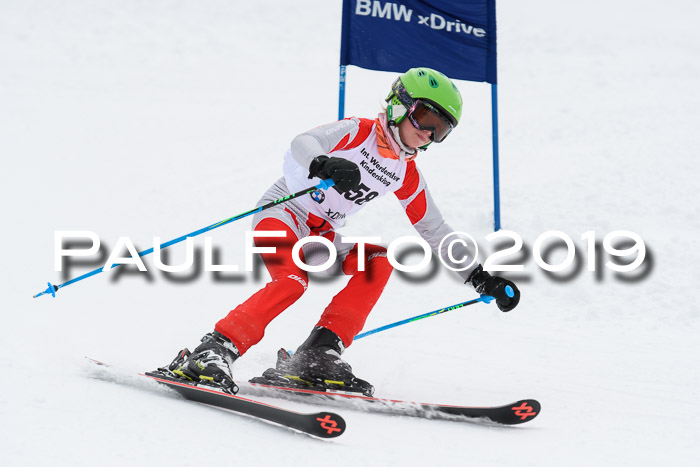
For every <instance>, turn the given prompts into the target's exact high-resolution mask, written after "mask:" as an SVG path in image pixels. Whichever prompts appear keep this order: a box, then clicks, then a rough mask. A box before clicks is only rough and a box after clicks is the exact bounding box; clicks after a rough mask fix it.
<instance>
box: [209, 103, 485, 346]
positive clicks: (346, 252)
mask: <svg viewBox="0 0 700 467" xmlns="http://www.w3.org/2000/svg"><path fill="white" fill-rule="evenodd" d="M397 140H398V137H397V136H395V132H394V131H392V129H390V128H388V127H387V124H386V116H385V115H384V114H380V115H379V118H377V119H375V120H371V119H364V118H354V117H353V118H348V119H345V120H340V121H338V122H333V123H329V124H326V125H322V126H320V127H317V128H314V129H313V130H310V131H308V132H306V133H303V134H301V135H299V136H297V137H296V138H295V139H294V140H293V141H292V145H291V147H290V149H289V150H288V151H287V152H286V154H285V156H284V166H283V171H284V177H283V178H281V179H279V180H278V181H277V182H276V183H275V184H274V185H273V186H272V187H270V189H269V190H268V191H267V192H266V193H265V195H263V197H262V199H261V200H260V204H262V203H268V202H270V201H274V200H276V199H279V198H281V197H283V196H285V195H287V194H290V193H295V192H297V191H300V190H303V189H305V188H307V187H309V186H311V185H314V184H318V183H319V182H320V180H319V179H318V178H314V179H311V180H310V179H309V166H310V164H311V162H312V161H313V159H314V158H315V157H317V156H319V155H329V156H331V157H342V158H344V159H347V160H350V161H352V162H355V163H356V164H357V165H358V166H359V168H360V173H361V183H360V186H359V187H358V189H357V190H352V191H348V192H345V193H339V192H337V191H336V190H335V189H332V188H331V189H329V190H325V191H320V190H319V191H317V192H316V193H313V194H311V195H309V196H303V197H300V198H295V199H294V200H291V201H289V202H286V203H284V204H280V205H278V206H274V207H272V208H270V209H267V210H265V211H262V212H260V213H258V214H256V215H255V216H254V218H253V226H254V228H255V230H256V231H284V232H285V233H286V237H285V238H283V239H281V238H256V241H255V244H256V246H258V247H270V246H274V247H275V248H276V250H277V251H276V253H274V254H272V253H270V254H262V255H261V256H262V258H263V260H264V261H265V265H266V267H267V269H268V271H269V272H270V275H271V276H272V281H271V282H269V283H268V284H267V285H266V286H265V287H264V288H263V289H261V290H259V291H258V292H256V293H255V294H254V295H253V296H251V297H250V298H249V299H248V300H246V301H245V302H243V303H242V304H240V305H239V306H238V307H236V308H235V309H234V310H232V311H231V312H230V313H229V314H228V315H227V316H226V317H225V318H224V319H222V320H220V321H219V322H218V323H217V324H216V328H215V329H216V330H217V331H219V332H220V333H222V334H224V335H225V336H227V337H228V338H229V339H231V340H232V341H233V343H234V344H235V345H236V347H237V348H238V350H239V352H240V353H241V354H243V353H244V352H245V351H246V350H248V348H250V347H251V346H252V345H254V344H256V343H257V342H258V341H259V340H260V339H262V337H263V335H264V329H265V327H266V326H267V324H268V323H269V322H270V321H272V319H274V318H275V317H276V316H277V315H278V314H279V313H281V312H282V311H284V310H285V309H286V308H287V307H289V306H290V305H291V304H292V303H294V302H295V301H296V300H297V299H299V297H301V295H302V294H303V293H304V292H305V291H306V289H307V285H308V274H307V273H306V271H304V270H302V269H301V268H299V267H298V266H296V264H294V262H293V260H292V258H291V251H292V247H293V245H294V243H296V241H297V240H299V239H301V238H304V237H308V236H310V235H321V236H323V237H325V238H327V239H328V240H330V241H331V242H333V244H334V245H335V247H336V250H337V252H338V257H337V261H336V263H335V265H334V267H333V268H331V269H330V270H329V273H336V274H337V273H344V274H346V275H351V276H352V278H351V279H350V281H348V284H347V285H346V286H345V288H344V289H343V290H341V291H340V292H339V293H338V294H337V295H336V296H335V297H334V298H333V300H332V301H331V303H330V304H329V305H328V306H327V307H326V309H325V311H324V312H323V314H322V316H321V319H320V321H319V322H318V323H317V326H322V327H325V328H328V329H330V330H331V331H333V332H335V333H336V334H337V335H338V336H339V337H340V338H341V339H342V341H343V343H344V344H345V346H346V347H347V346H349V345H350V344H351V343H352V340H353V338H354V337H355V335H357V334H358V333H359V332H360V331H361V330H362V327H363V326H364V323H365V320H366V318H367V315H368V314H369V312H370V311H371V310H372V307H373V306H374V304H375V303H376V302H377V300H378V299H379V296H380V295H381V293H382V291H383V290H384V286H385V285H386V282H387V280H388V279H389V276H390V274H391V271H392V267H391V265H390V264H389V261H388V260H387V258H386V249H385V248H384V247H382V246H380V245H365V255H364V256H365V265H364V266H365V267H364V271H361V270H359V269H361V268H359V267H358V257H359V256H358V248H357V245H353V244H349V243H343V242H342V236H341V235H339V234H338V233H337V232H336V229H338V228H340V227H342V226H343V224H344V223H345V219H346V218H347V217H348V216H351V215H352V214H354V213H356V212H357V211H359V210H360V209H362V208H363V207H365V206H366V205H368V204H370V203H371V201H372V200H373V199H376V198H378V197H380V196H384V195H386V194H388V193H394V195H396V197H397V198H398V199H399V202H400V203H401V206H402V207H403V209H404V210H405V212H406V214H407V216H408V218H409V219H410V221H411V223H412V224H413V226H414V227H415V229H416V230H417V231H418V233H419V234H420V236H421V237H422V238H423V239H424V240H425V241H426V242H427V243H428V244H429V245H430V246H431V248H432V249H433V251H434V252H435V253H437V254H439V255H440V257H441V258H442V259H443V261H444V262H445V263H446V264H448V265H451V266H453V267H454V268H455V269H459V268H460V267H463V264H460V263H455V262H454V261H453V260H452V258H450V257H449V255H448V254H447V252H446V251H438V247H439V244H440V242H441V240H442V239H443V238H444V237H445V236H447V235H449V234H451V233H452V232H454V231H453V229H452V228H451V227H450V226H449V225H447V224H446V223H445V221H444V220H443V218H442V215H441V214H440V211H439V210H438V208H437V206H436V205H435V202H434V201H433V199H432V197H431V196H430V193H429V192H428V188H427V186H426V183H425V180H424V178H423V176H422V175H421V173H420V171H419V170H418V168H417V167H416V163H415V161H414V160H413V159H414V158H415V153H414V154H409V153H408V152H407V151H406V149H407V148H405V147H404V146H403V145H401V144H400V142H397ZM453 246H454V248H453V249H452V257H453V258H463V257H465V256H467V257H469V256H470V255H472V253H471V251H469V250H468V249H467V248H466V247H463V246H462V245H461V244H457V243H455V244H454V245H453ZM461 248H463V249H462V250H460V249H461ZM302 252H303V259H304V262H305V263H306V264H309V265H315V264H316V265H317V264H323V263H325V262H326V260H327V259H328V255H329V253H328V249H327V248H326V247H325V246H323V245H319V244H317V243H310V244H307V245H305V247H304V248H303V250H302ZM471 257H472V258H473V256H471ZM475 267H476V262H475V264H474V265H473V266H472V267H470V268H467V269H465V270H463V271H459V272H458V274H459V275H460V276H461V277H462V278H464V279H465V280H466V278H467V277H469V274H471V272H472V271H473V270H474V268H475Z"/></svg>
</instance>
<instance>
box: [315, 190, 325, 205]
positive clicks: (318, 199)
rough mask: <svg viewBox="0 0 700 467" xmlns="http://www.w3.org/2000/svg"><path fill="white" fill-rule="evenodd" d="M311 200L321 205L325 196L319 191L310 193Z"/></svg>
mask: <svg viewBox="0 0 700 467" xmlns="http://www.w3.org/2000/svg"><path fill="white" fill-rule="evenodd" d="M311 199H313V200H314V201H316V202H317V203H318V204H321V203H323V200H324V199H326V194H325V193H324V192H323V191H321V190H316V191H314V192H313V193H311Z"/></svg>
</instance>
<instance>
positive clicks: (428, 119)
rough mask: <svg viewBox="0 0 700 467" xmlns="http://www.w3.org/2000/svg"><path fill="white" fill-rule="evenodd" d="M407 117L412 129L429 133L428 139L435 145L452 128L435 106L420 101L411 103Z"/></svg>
mask: <svg viewBox="0 0 700 467" xmlns="http://www.w3.org/2000/svg"><path fill="white" fill-rule="evenodd" d="M407 117H408V119H409V120H410V121H411V123H412V124H413V126H414V127H416V128H418V129H419V130H428V131H430V132H431V136H430V139H432V140H433V141H435V142H436V143H442V142H443V141H444V140H445V138H447V135H449V134H450V132H451V131H452V128H454V126H453V125H452V122H450V121H449V120H448V119H447V118H445V117H444V116H443V115H442V112H440V111H439V110H438V109H437V108H436V107H435V106H433V105H431V104H429V103H428V102H425V101H422V100H420V99H416V100H415V101H414V102H413V105H412V106H411V108H410V109H409V111H408V115H407Z"/></svg>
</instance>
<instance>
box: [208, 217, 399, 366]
mask: <svg viewBox="0 0 700 467" xmlns="http://www.w3.org/2000/svg"><path fill="white" fill-rule="evenodd" d="M255 230H259V231H271V230H282V231H285V232H286V237H285V238H269V237H267V238H266V237H256V239H255V245H256V246H257V247H275V248H276V252H275V253H263V254H262V255H261V256H262V259H263V261H264V262H265V266H266V267H267V270H268V271H269V272H270V275H271V276H272V281H270V282H269V283H268V284H267V285H266V286H265V287H263V288H262V289H260V290H259V291H258V292H256V293H255V294H253V295H252V296H251V297H250V298H249V299H248V300H246V301H245V302H243V303H241V304H240V305H238V306H237V307H236V308H235V309H234V310H231V312H229V314H228V315H227V316H226V317H225V318H223V319H222V320H220V321H219V322H217V323H216V327H215V330H216V331H218V332H220V333H221V334H223V335H224V336H226V337H228V338H229V339H231V341H232V342H233V343H234V344H235V345H236V348H237V349H238V351H239V352H240V353H241V355H242V354H244V353H245V352H246V351H247V350H248V349H249V348H250V347H252V346H253V345H255V344H257V343H258V342H259V341H260V340H261V339H262V338H263V336H264V334H265V328H266V327H267V325H268V324H269V323H270V321H272V320H273V319H274V318H276V317H277V316H278V315H279V314H280V313H282V312H283V311H284V310H285V309H287V308H288V307H289V306H290V305H292V304H293V303H294V302H296V301H297V300H298V299H299V298H300V297H301V296H302V295H303V294H304V292H305V291H306V289H307V284H308V275H307V273H306V271H304V270H303V269H301V268H299V267H298V266H297V265H296V264H294V261H293V260H292V247H293V246H294V244H295V243H296V242H297V241H298V240H299V239H298V238H297V235H296V234H295V233H294V231H293V230H292V229H291V228H290V227H289V226H287V225H286V224H285V223H284V222H282V221H280V220H279V219H275V218H265V219H263V220H261V221H260V222H259V223H258V224H257V225H256V227H255ZM329 234H330V235H335V233H334V232H329ZM326 235H328V234H326ZM300 253H302V252H301V251H300ZM301 259H302V260H303V253H302V254H301ZM342 270H343V273H344V274H345V275H351V276H352V278H351V279H350V280H349V281H348V283H347V285H346V286H345V288H343V289H342V290H341V291H340V292H339V293H338V294H337V295H336V296H335V297H333V300H331V303H330V304H329V305H328V306H327V307H326V309H325V310H324V312H323V314H322V315H321V319H320V320H319V321H318V323H317V324H316V326H322V327H324V328H327V329H330V330H331V331H333V332H334V333H336V334H337V335H338V336H339V337H340V338H341V339H342V341H343V344H345V347H348V346H349V345H350V344H351V343H352V340H353V338H354V337H355V336H356V335H357V334H358V333H359V332H360V331H361V330H362V328H363V326H364V324H365V320H366V319H367V315H369V312H370V311H371V310H372V308H373V307H374V304H375V303H376V302H377V300H379V297H380V295H381V294H382V291H383V290H384V286H385V285H386V283H387V281H388V280H389V276H390V275H391V272H392V270H393V268H392V266H391V264H389V260H388V259H387V257H386V249H385V248H384V247H382V246H379V245H371V244H366V245H365V270H364V271H358V253H357V245H355V246H354V247H353V248H352V250H351V251H350V252H349V253H348V255H347V256H346V257H345V259H344V260H343V263H342Z"/></svg>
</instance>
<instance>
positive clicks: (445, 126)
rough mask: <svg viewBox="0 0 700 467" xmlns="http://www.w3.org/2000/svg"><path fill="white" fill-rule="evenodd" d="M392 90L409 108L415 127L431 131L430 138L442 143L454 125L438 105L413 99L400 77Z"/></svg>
mask: <svg viewBox="0 0 700 467" xmlns="http://www.w3.org/2000/svg"><path fill="white" fill-rule="evenodd" d="M391 90H392V91H393V94H394V95H396V97H398V99H399V101H400V102H401V103H402V104H403V106H404V107H406V108H407V109H409V110H408V113H407V117H408V119H409V121H410V122H411V124H412V125H413V126H414V127H415V128H418V129H419V130H428V131H430V132H431V135H430V139H432V140H433V141H435V142H436V143H442V142H443V141H444V140H445V138H447V135H449V134H450V132H451V131H452V129H453V128H454V125H453V124H452V122H451V121H450V120H448V119H447V117H445V115H444V114H443V113H442V112H441V111H440V110H439V109H438V108H437V107H435V106H434V105H432V104H430V103H429V102H426V101H424V100H421V99H413V98H412V97H411V95H410V94H409V93H408V91H406V88H405V87H404V86H403V83H401V79H400V78H399V79H397V80H396V81H394V84H393V85H392V86H391ZM389 96H390V97H391V94H390V95H389Z"/></svg>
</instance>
